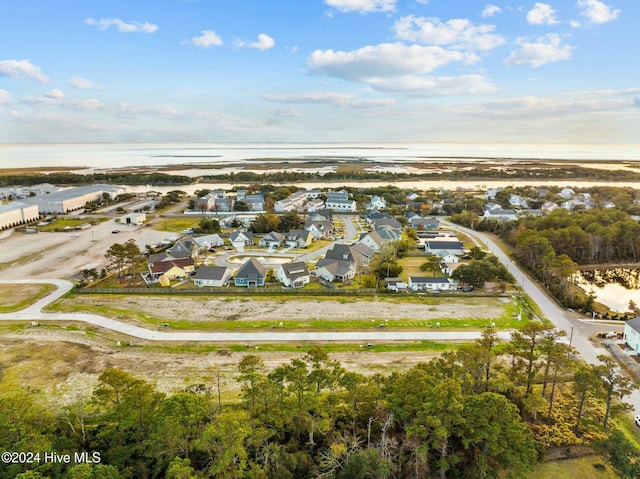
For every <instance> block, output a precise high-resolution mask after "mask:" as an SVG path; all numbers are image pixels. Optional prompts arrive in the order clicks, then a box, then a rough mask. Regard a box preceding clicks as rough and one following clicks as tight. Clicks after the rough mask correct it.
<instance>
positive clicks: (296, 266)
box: [276, 261, 311, 288]
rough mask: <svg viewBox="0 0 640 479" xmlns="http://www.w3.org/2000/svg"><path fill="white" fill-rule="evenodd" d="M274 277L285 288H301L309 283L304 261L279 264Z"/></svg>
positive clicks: (309, 277)
mask: <svg viewBox="0 0 640 479" xmlns="http://www.w3.org/2000/svg"><path fill="white" fill-rule="evenodd" d="M276 278H277V279H278V281H280V282H281V283H282V284H283V285H284V286H286V287H287V288H302V287H303V286H304V285H305V284H308V283H309V281H310V280H311V275H310V273H309V269H308V268H307V265H306V264H305V262H304V261H296V262H293V263H285V264H283V265H281V266H280V267H279V268H278V270H277V271H276Z"/></svg>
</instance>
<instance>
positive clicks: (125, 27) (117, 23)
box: [84, 18, 158, 33]
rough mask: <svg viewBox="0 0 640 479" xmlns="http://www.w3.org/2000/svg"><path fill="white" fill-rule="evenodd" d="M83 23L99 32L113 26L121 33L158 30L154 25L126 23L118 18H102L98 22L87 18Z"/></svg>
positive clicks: (153, 31)
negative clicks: (97, 29)
mask: <svg viewBox="0 0 640 479" xmlns="http://www.w3.org/2000/svg"><path fill="white" fill-rule="evenodd" d="M84 23H85V24H87V25H89V26H91V27H97V28H99V29H100V30H106V29H108V28H109V27H112V26H113V27H116V28H117V29H118V31H119V32H121V33H155V32H156V30H158V25H154V24H153V23H148V22H144V23H140V22H131V23H127V22H125V21H123V20H120V19H119V18H102V19H100V20H95V19H93V18H87V19H86V20H85V21H84Z"/></svg>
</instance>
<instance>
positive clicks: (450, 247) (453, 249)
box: [425, 240, 464, 256]
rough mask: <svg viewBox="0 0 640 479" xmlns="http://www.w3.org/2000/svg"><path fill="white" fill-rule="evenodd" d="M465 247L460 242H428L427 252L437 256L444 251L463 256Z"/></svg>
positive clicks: (426, 243)
mask: <svg viewBox="0 0 640 479" xmlns="http://www.w3.org/2000/svg"><path fill="white" fill-rule="evenodd" d="M463 247H464V246H463V244H462V243H461V242H460V241H438V240H427V241H426V242H425V252H427V253H431V254H437V255H439V253H441V252H443V251H447V252H448V253H450V254H453V255H458V256H461V255H462V254H463Z"/></svg>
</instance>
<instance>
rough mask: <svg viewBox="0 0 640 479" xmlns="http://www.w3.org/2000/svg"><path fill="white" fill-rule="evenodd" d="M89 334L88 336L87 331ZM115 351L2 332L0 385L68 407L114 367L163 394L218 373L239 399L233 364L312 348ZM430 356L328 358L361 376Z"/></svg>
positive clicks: (69, 337) (67, 338) (76, 338)
mask: <svg viewBox="0 0 640 479" xmlns="http://www.w3.org/2000/svg"><path fill="white" fill-rule="evenodd" d="M90 333H91V331H90ZM121 344H122V345H121V346H116V343H115V341H114V340H113V339H105V338H101V337H99V336H95V335H94V334H87V332H85V331H84V330H75V331H65V330H61V329H53V328H52V329H49V328H30V327H23V328H21V329H19V330H15V328H13V330H12V331H7V330H3V329H0V372H1V373H0V385H1V384H2V380H10V381H11V380H15V381H17V382H18V383H20V384H23V385H24V386H29V387H32V388H35V389H39V390H42V391H45V392H46V393H47V394H48V396H49V397H50V398H51V399H52V400H53V401H56V402H58V401H60V402H69V401H72V400H74V399H75V398H77V397H79V396H80V395H84V396H85V397H86V395H87V394H90V393H91V391H92V389H93V387H94V386H95V384H96V383H97V378H98V376H99V375H100V373H101V372H102V371H104V370H105V369H106V368H108V367H118V368H121V369H123V370H125V371H128V372H129V373H131V374H133V375H134V376H137V377H139V378H142V379H145V380H147V381H150V382H152V383H153V384H155V385H156V387H157V388H158V389H159V390H161V391H163V392H167V393H171V392H176V391H178V390H180V389H183V388H184V387H186V386H188V385H192V384H200V383H206V384H208V385H210V386H212V387H213V384H214V379H213V378H214V377H216V375H217V371H219V374H220V378H221V385H222V392H223V397H224V398H225V399H232V398H235V397H236V396H237V395H238V392H239V386H238V384H237V383H236V382H235V381H234V380H233V378H234V376H235V375H236V374H237V365H238V363H239V361H240V360H241V359H242V357H243V356H244V355H246V354H258V355H259V356H260V357H261V358H262V360H263V361H264V363H265V364H266V366H267V368H268V369H272V368H274V367H276V366H278V365H280V364H283V363H286V362H288V361H289V360H290V359H292V358H294V357H300V356H303V355H304V354H305V353H306V351H307V350H308V349H310V347H311V346H306V345H302V346H301V347H300V352H289V351H283V352H277V351H261V350H260V349H259V348H260V347H258V349H255V347H252V348H247V351H246V352H234V351H231V350H230V349H226V348H219V349H216V350H215V351H211V352H201V353H190V352H167V351H164V350H156V349H155V347H145V346H133V347H127V346H126V345H125V344H126V343H125V339H124V338H123V339H122V341H121ZM435 354H436V353H432V352H421V351H411V352H372V351H368V350H367V349H366V348H365V349H363V350H360V351H354V352H338V353H331V358H332V359H336V360H338V361H340V362H341V364H342V365H343V366H344V367H345V368H347V369H348V370H350V371H359V372H361V373H364V374H373V373H376V372H387V373H389V372H391V371H393V370H398V369H400V370H404V369H407V368H409V367H411V366H413V365H415V364H417V363H419V362H421V361H428V360H429V359H430V358H432V357H434V355H435Z"/></svg>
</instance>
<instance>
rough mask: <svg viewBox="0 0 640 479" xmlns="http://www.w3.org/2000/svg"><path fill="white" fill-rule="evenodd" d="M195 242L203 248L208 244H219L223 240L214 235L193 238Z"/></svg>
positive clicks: (216, 234)
mask: <svg viewBox="0 0 640 479" xmlns="http://www.w3.org/2000/svg"><path fill="white" fill-rule="evenodd" d="M193 241H195V242H196V243H197V244H199V245H200V246H203V245H206V244H212V243H219V242H220V241H223V240H222V237H221V236H220V235H219V234H218V233H214V234H210V235H206V236H198V237H197V238H193Z"/></svg>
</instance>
